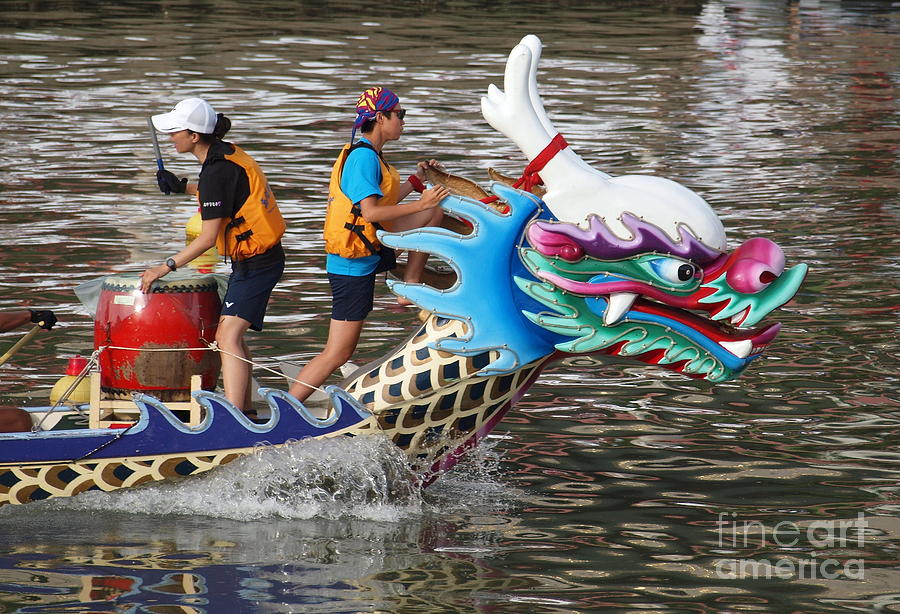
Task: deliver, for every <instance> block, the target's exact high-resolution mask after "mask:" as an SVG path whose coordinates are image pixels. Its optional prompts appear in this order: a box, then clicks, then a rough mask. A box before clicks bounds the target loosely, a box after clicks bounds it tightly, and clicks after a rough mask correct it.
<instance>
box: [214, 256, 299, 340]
mask: <svg viewBox="0 0 900 614" xmlns="http://www.w3.org/2000/svg"><path fill="white" fill-rule="evenodd" d="M283 273H284V260H283V259H282V260H280V261H275V262H273V263H270V264H267V265H265V266H261V267H252V266H251V267H248V266H243V264H242V263H241V262H235V263H233V264H232V269H231V276H230V277H229V278H228V289H227V290H226V291H225V298H224V299H223V300H222V315H223V316H237V317H239V318H243V319H244V320H247V321H248V322H250V328H252V329H253V330H262V327H263V319H265V317H266V307H268V305H269V296H271V294H272V289H273V288H274V287H275V284H277V283H278V280H280V279H281V275H282V274H283Z"/></svg>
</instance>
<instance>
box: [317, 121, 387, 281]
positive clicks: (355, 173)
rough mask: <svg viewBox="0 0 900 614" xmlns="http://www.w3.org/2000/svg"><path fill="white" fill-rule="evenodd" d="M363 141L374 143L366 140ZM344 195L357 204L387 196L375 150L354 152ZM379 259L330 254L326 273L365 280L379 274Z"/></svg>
mask: <svg viewBox="0 0 900 614" xmlns="http://www.w3.org/2000/svg"><path fill="white" fill-rule="evenodd" d="M360 140H361V141H365V142H366V143H369V145H371V144H372V143H371V142H370V141H369V140H368V139H367V138H365V137H363V138H361V139H360ZM341 192H343V193H344V195H346V196H347V198H349V199H350V202H351V203H353V204H358V203H359V202H361V201H362V200H363V199H364V198H367V197H369V196H375V197H378V198H381V197H382V196H384V194H382V193H381V160H380V159H379V158H378V154H377V153H375V151H374V150H372V149H369V148H368V147H357V148H356V149H354V150H353V151H351V152H350V155H349V156H347V160H346V161H345V162H344V171H343V173H342V174H341ZM378 260H379V258H378V255H377V254H372V255H370V256H363V257H362V258H344V257H343V256H338V255H337V254H328V257H327V258H326V259H325V270H326V271H328V272H329V273H334V274H336V275H352V276H353V277H363V276H365V275H369V274H370V273H372V272H374V271H375V267H376V266H378Z"/></svg>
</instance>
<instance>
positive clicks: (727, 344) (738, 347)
mask: <svg viewBox="0 0 900 614" xmlns="http://www.w3.org/2000/svg"><path fill="white" fill-rule="evenodd" d="M719 345H721V346H722V347H723V348H725V349H726V350H728V351H729V352H731V353H732V354H734V355H735V356H737V357H738V358H747V356H749V355H750V352H752V351H753V342H752V341H751V340H750V339H744V340H743V341H719Z"/></svg>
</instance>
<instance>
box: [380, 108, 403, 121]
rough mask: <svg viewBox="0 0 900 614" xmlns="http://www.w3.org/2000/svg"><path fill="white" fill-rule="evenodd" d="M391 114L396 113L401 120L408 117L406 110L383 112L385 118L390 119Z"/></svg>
mask: <svg viewBox="0 0 900 614" xmlns="http://www.w3.org/2000/svg"><path fill="white" fill-rule="evenodd" d="M391 113H396V114H397V117H399V118H400V119H403V118H404V117H406V109H398V110H396V111H382V112H381V114H382V115H384V116H385V117H390V116H391Z"/></svg>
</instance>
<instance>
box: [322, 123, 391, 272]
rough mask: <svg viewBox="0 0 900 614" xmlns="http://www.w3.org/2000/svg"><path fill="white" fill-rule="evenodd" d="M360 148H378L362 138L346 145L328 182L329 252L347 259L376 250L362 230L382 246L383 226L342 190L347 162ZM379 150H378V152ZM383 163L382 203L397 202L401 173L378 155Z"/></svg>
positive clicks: (376, 243) (359, 256) (326, 216)
mask: <svg viewBox="0 0 900 614" xmlns="http://www.w3.org/2000/svg"><path fill="white" fill-rule="evenodd" d="M356 147H368V148H370V149H373V150H374V148H373V147H372V146H371V145H369V144H368V143H365V142H363V141H360V142H358V143H356V144H355V145H350V144H349V143H348V144H347V145H344V148H343V149H341V153H340V154H339V155H338V159H337V161H336V162H335V163H334V166H333V167H332V169H331V182H330V183H329V185H328V211H327V212H326V214H325V233H324V236H325V251H326V252H328V253H329V254H336V255H338V256H343V257H344V258H362V257H363V256H371V255H372V250H370V249H369V247H368V246H367V245H366V244H365V242H364V241H363V240H362V239H361V238H360V237H359V235H358V234H357V232H361V233H362V234H363V235H364V236H365V237H366V239H367V240H368V241H369V243H371V244H372V246H374V247H375V248H376V249H377V248H378V247H379V246H380V245H381V244H380V242H379V241H378V237H376V236H375V231H376V230H378V229H379V228H380V227H381V226H380V225H378V224H372V223H370V222H368V221H367V220H366V219H365V218H364V217H363V216H362V212H361V211H360V209H359V206H358V205H355V204H354V203H352V202H350V199H349V198H348V197H347V195H346V194H344V193H343V192H342V191H341V174H342V173H343V172H344V163H345V162H346V161H347V156H349V155H350V151H351V150H352V149H353V148H356ZM376 153H377V152H376ZM378 159H379V161H380V162H381V184H380V185H379V188H381V193H382V194H383V196H382V197H381V198H379V199H378V201H377V204H378V205H379V206H380V205H396V204H397V203H398V202H400V184H401V183H402V182H401V181H400V173H399V172H398V171H397V169H395V168H394V167H393V166H391V165H390V164H388V163H387V162H385V161H384V159H382V157H381V155H380V154H379V156H378Z"/></svg>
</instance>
